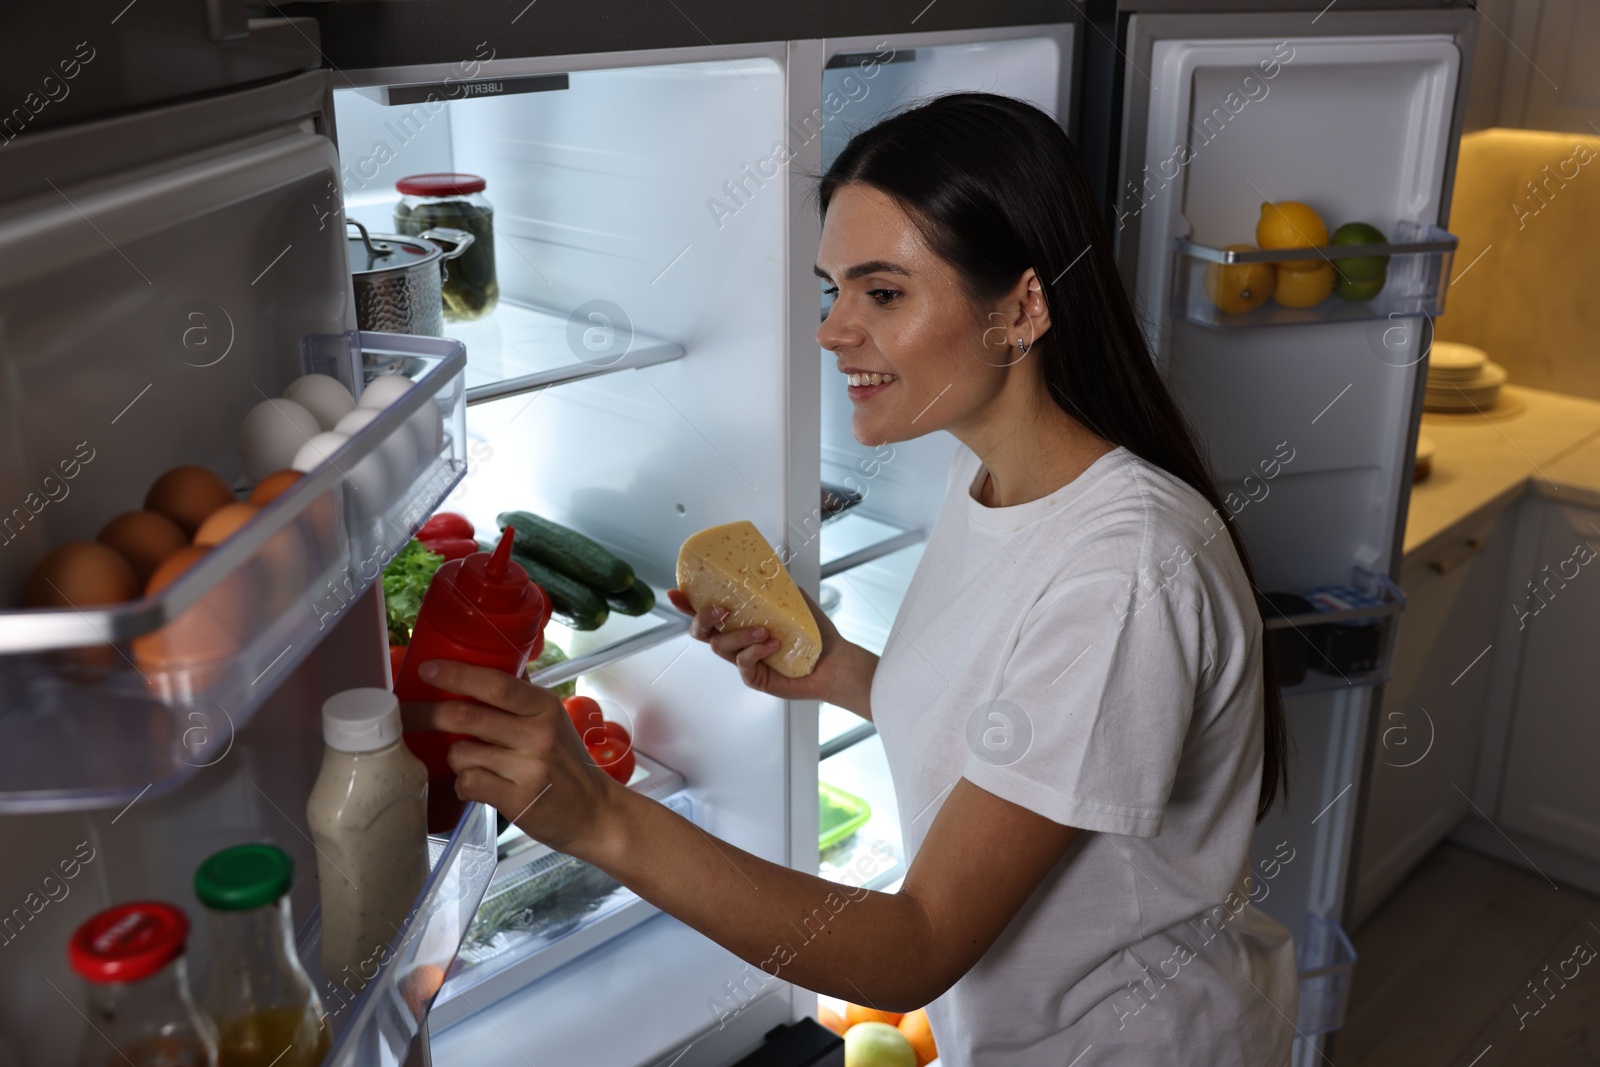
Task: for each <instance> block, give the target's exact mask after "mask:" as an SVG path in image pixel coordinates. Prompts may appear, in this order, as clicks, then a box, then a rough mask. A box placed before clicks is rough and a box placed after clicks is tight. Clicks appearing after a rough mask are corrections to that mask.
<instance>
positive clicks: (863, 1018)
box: [844, 1004, 904, 1030]
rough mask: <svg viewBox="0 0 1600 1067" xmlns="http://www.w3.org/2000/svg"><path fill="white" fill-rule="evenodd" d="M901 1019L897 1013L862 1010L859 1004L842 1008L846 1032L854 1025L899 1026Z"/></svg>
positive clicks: (869, 1009)
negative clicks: (886, 1024) (884, 1024)
mask: <svg viewBox="0 0 1600 1067" xmlns="http://www.w3.org/2000/svg"><path fill="white" fill-rule="evenodd" d="M903 1017H904V1016H902V1015H901V1013H900V1012H897V1011H879V1010H878V1009H877V1008H863V1007H862V1006H861V1005H860V1004H846V1005H845V1006H844V1025H845V1029H847V1030H848V1029H849V1028H850V1027H852V1026H854V1025H855V1024H856V1023H888V1024H889V1025H890V1026H899V1025H900V1020H901V1019H902V1018H903Z"/></svg>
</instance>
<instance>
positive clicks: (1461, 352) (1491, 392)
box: [1422, 341, 1506, 411]
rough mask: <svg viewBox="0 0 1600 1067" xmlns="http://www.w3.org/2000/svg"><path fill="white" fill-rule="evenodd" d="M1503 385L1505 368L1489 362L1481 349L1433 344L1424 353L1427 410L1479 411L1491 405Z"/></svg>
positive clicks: (1448, 342)
mask: <svg viewBox="0 0 1600 1067" xmlns="http://www.w3.org/2000/svg"><path fill="white" fill-rule="evenodd" d="M1505 383H1506V371H1505V368H1504V367H1502V366H1500V364H1498V363H1491V362H1489V357H1488V356H1486V355H1485V354H1484V351H1483V349H1481V348H1473V347H1472V346H1471V345H1462V344H1456V343H1455V342H1453V341H1435V342H1433V348H1432V350H1431V351H1430V352H1429V354H1428V388H1427V392H1426V393H1425V394H1424V395H1423V398H1422V406H1423V408H1424V409H1425V410H1427V411H1482V410H1484V409H1486V408H1491V407H1493V406H1494V402H1495V400H1496V398H1498V397H1499V395H1500V387H1501V386H1502V385H1504V384H1505Z"/></svg>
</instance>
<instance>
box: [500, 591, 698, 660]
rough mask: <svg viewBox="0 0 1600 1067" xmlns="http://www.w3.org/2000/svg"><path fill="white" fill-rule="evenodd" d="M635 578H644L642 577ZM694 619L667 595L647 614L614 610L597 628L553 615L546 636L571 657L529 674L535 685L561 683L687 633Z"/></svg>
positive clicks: (659, 598)
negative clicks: (571, 623) (578, 626)
mask: <svg viewBox="0 0 1600 1067" xmlns="http://www.w3.org/2000/svg"><path fill="white" fill-rule="evenodd" d="M634 580H635V581H644V579H643V578H638V577H636V578H635V579H634ZM652 588H654V587H652ZM656 591H657V592H658V593H659V592H660V591H659V590H656ZM691 621H692V620H691V619H690V618H689V616H687V615H685V614H684V613H683V612H681V611H679V610H678V609H677V608H675V607H673V606H672V604H671V603H670V602H669V601H668V600H667V598H666V597H665V596H658V597H657V598H656V606H655V607H653V608H651V609H650V610H649V611H648V612H646V613H645V614H643V615H624V614H622V613H621V612H618V611H613V612H611V614H610V615H608V616H607V617H606V621H605V623H604V625H602V626H601V627H600V628H599V629H596V630H574V629H571V628H570V627H567V626H564V625H562V624H561V622H560V621H559V620H555V619H552V620H551V622H550V623H549V624H548V625H547V626H546V627H545V636H546V637H547V638H548V639H549V640H552V641H554V642H555V643H556V644H558V645H560V646H561V648H562V649H563V650H564V651H565V652H566V653H567V656H568V657H569V658H567V659H566V660H563V661H562V662H560V663H556V664H553V665H551V666H549V667H546V668H545V669H544V670H542V671H537V672H535V673H532V674H529V675H528V681H530V682H533V683H534V684H535V685H543V686H553V685H559V684H561V683H562V682H565V681H567V680H568V679H571V678H576V677H578V676H579V675H580V674H588V673H589V672H590V671H597V670H599V669H600V668H602V667H606V666H609V665H610V664H613V663H615V662H617V661H618V660H621V659H626V658H627V657H629V656H632V655H634V654H636V653H639V652H643V651H644V650H645V649H647V648H654V647H655V646H656V645H659V644H662V643H663V642H666V641H670V640H672V639H673V638H675V637H678V636H680V635H682V634H686V633H688V632H689V623H690V622H691Z"/></svg>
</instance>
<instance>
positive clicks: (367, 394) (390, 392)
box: [359, 374, 411, 408]
mask: <svg viewBox="0 0 1600 1067" xmlns="http://www.w3.org/2000/svg"><path fill="white" fill-rule="evenodd" d="M410 388H411V379H410V378H407V377H406V376H405V375H403V374H385V375H384V376H383V377H381V378H374V379H372V381H370V382H368V383H367V387H366V388H365V389H363V390H362V391H361V403H360V405H359V406H360V407H364V408H386V407H388V406H389V405H390V404H393V403H394V402H395V401H396V400H398V399H399V398H400V395H401V394H402V393H404V392H405V391H406V390H408V389H410Z"/></svg>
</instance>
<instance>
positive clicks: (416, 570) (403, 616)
mask: <svg viewBox="0 0 1600 1067" xmlns="http://www.w3.org/2000/svg"><path fill="white" fill-rule="evenodd" d="M443 563H444V557H443V556H441V555H439V553H437V552H429V551H428V549H427V547H426V546H424V545H423V543H422V542H421V541H418V540H416V539H412V540H411V541H410V542H409V543H408V544H407V545H406V547H404V548H402V549H401V550H400V554H399V555H397V556H395V558H394V559H392V560H390V561H389V565H388V566H387V567H385V568H383V603H384V607H385V608H386V609H387V611H388V613H389V643H390V644H394V645H404V644H407V643H409V642H410V640H411V628H412V627H413V626H415V625H416V624H417V612H419V611H421V610H422V598H423V596H424V595H425V594H426V593H427V592H428V583H429V582H431V581H433V572H434V571H436V570H438V569H439V567H440V565H441V564H443Z"/></svg>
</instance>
